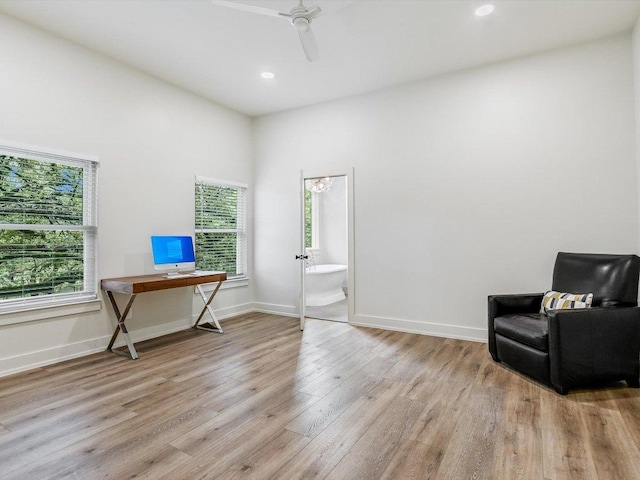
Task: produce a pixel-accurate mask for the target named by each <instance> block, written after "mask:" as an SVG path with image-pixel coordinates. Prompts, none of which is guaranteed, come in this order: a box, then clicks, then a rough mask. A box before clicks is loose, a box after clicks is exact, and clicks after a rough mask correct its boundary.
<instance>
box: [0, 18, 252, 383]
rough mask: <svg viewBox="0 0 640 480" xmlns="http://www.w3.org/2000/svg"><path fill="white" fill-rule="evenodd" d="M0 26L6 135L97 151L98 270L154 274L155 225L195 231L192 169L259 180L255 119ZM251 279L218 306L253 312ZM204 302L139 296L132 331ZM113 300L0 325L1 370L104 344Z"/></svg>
mask: <svg viewBox="0 0 640 480" xmlns="http://www.w3.org/2000/svg"><path fill="white" fill-rule="evenodd" d="M0 31H1V32H2V41H1V42H0V64H1V65H2V74H1V75H0V138H2V139H5V140H10V141H14V142H21V143H26V144H30V145H38V146H44V147H49V148H54V149H58V150H64V151H70V152H78V153H86V154H92V155H96V156H98V157H99V158H100V168H99V172H98V175H99V230H98V231H99V233H98V242H99V276H100V278H109V277H114V276H124V275H133V274H140V273H145V272H147V273H151V272H152V271H153V270H152V268H153V267H152V262H151V253H150V244H149V236H150V235H151V234H154V233H155V234H162V233H165V234H173V233H184V234H192V233H193V228H194V226H193V222H194V219H193V208H194V207H193V205H194V203H193V198H194V176H195V175H196V174H199V175H204V176H207V177H212V178H219V179H226V180H232V181H236V182H242V183H247V184H252V179H253V164H252V158H251V157H252V151H251V135H252V126H251V120H250V119H249V118H248V117H246V116H244V115H241V114H239V113H236V112H233V111H231V110H228V109H225V108H223V107H220V106H218V105H216V104H214V103H212V102H209V101H207V100H205V99H203V98H200V97H197V96H195V95H192V94H190V93H187V92H185V91H183V90H180V89H178V88H175V87H173V86H170V85H168V84H166V83H163V82H161V81H159V80H156V79H154V78H152V77H149V76H147V75H144V74H142V73H140V72H138V71H136V70H134V69H131V68H128V67H126V66H123V65H122V64H120V63H117V62H114V61H112V60H109V59H107V58H105V57H103V56H100V55H97V54H95V53H92V52H91V51H89V50H86V49H84V48H82V47H79V46H77V45H74V44H72V43H69V42H67V41H64V40H61V39H59V38H57V37H54V36H52V35H49V34H47V33H45V32H43V31H40V30H37V29H34V28H31V27H28V26H26V25H25V24H22V23H20V22H17V21H14V20H12V19H10V18H9V17H6V16H2V15H0ZM250 191H251V189H250ZM251 203H252V201H251V198H250V199H249V204H250V205H251ZM251 218H252V212H251V211H250V212H249V219H250V220H251ZM250 225H251V222H250ZM249 238H251V229H250V230H249ZM249 247H250V248H249V251H250V252H251V245H250V246H249ZM251 268H252V258H251V257H250V259H249V271H250V272H251ZM252 288H253V287H252V286H250V287H244V288H237V289H230V290H225V291H221V292H220V293H219V296H218V297H217V298H216V301H215V303H214V308H215V309H217V310H218V312H219V313H220V314H222V315H228V314H232V313H236V312H239V311H242V310H246V309H248V308H249V307H250V306H251V305H250V303H251V301H252V299H253V292H252ZM121 300H122V299H121ZM199 303H200V299H199V297H194V295H193V290H191V289H176V290H171V291H165V292H157V293H149V294H145V295H141V296H139V297H138V299H137V300H136V303H135V304H134V308H133V320H132V321H130V322H129V324H128V325H129V327H130V329H131V330H132V331H133V333H132V337H133V338H134V340H136V339H139V338H142V337H149V336H153V335H158V334H160V333H163V332H165V331H170V330H172V329H173V330H175V329H179V328H185V326H187V325H188V323H189V322H190V321H191V317H192V314H193V313H196V312H199ZM110 308H111V307H110V306H107V304H106V303H104V304H103V305H102V308H101V310H100V311H97V312H93V313H89V314H82V315H72V316H62V317H56V318H49V319H44V320H39V321H32V322H28V323H19V324H14V325H8V326H3V327H0V374H2V373H6V372H8V371H11V370H20V369H24V368H26V367H29V366H34V365H37V364H39V363H47V362H50V361H52V360H57V359H61V358H65V357H68V356H74V355H79V354H82V353H87V352H89V351H92V350H100V349H102V348H104V346H106V344H107V342H108V340H109V337H110V335H111V333H112V331H113V326H114V319H113V316H112V315H113V314H112V312H111V310H110ZM196 308H197V310H196ZM15 318H18V317H17V316H16V317H15ZM1 320H2V323H7V322H8V321H11V318H6V317H5V316H3V318H2V319H1Z"/></svg>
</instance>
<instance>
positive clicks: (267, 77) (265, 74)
mask: <svg viewBox="0 0 640 480" xmlns="http://www.w3.org/2000/svg"><path fill="white" fill-rule="evenodd" d="M260 76H261V77H262V78H264V79H265V80H270V79H272V78H275V76H276V74H275V73H273V72H262V73H261V74H260Z"/></svg>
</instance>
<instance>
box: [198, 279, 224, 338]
mask: <svg viewBox="0 0 640 480" xmlns="http://www.w3.org/2000/svg"><path fill="white" fill-rule="evenodd" d="M220 285H222V282H218V285H216V288H215V290H213V292H212V293H211V296H210V297H209V298H208V299H207V296H206V295H205V294H204V290H202V287H201V286H200V285H197V286H196V288H197V289H198V293H199V294H200V297H201V298H202V301H203V302H204V307H203V308H202V311H201V312H200V315H199V316H198V319H197V320H196V323H195V324H194V325H193V328H197V329H198V330H206V331H207V332H215V333H224V332H223V331H222V327H221V326H220V322H218V319H217V318H216V315H215V314H214V313H213V309H212V308H211V302H212V301H213V297H215V296H216V293H218V290H219V289H220ZM205 312H209V315H210V316H211V319H212V320H213V323H211V322H209V323H204V324H202V325H198V324H199V323H200V320H202V317H203V316H204V313H205Z"/></svg>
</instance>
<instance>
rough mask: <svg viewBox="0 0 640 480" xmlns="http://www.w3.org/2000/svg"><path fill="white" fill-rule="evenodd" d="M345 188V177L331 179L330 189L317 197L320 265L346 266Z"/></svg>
mask: <svg viewBox="0 0 640 480" xmlns="http://www.w3.org/2000/svg"><path fill="white" fill-rule="evenodd" d="M346 188H347V182H346V177H333V184H332V185H331V188H330V189H329V190H328V191H326V192H324V193H321V194H319V195H318V200H319V201H320V219H319V220H320V257H321V258H320V261H321V262H322V263H328V264H339V265H347V190H346ZM316 263H318V262H316Z"/></svg>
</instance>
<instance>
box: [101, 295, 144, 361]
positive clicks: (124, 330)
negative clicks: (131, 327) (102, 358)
mask: <svg viewBox="0 0 640 480" xmlns="http://www.w3.org/2000/svg"><path fill="white" fill-rule="evenodd" d="M107 296H108V297H109V301H110V302H111V306H112V307H113V311H114V312H115V314H116V318H117V319H118V326H116V330H115V332H113V336H112V337H111V341H110V342H109V346H108V347H107V351H109V352H113V353H117V354H119V355H121V354H122V353H121V352H119V351H118V350H112V347H113V344H114V342H115V341H116V338H117V337H118V333H120V330H122V336H123V337H124V341H125V342H127V347H129V353H130V354H131V358H132V359H133V360H135V359H137V358H138V352H136V348H135V347H134V346H133V342H132V341H131V337H130V336H129V331H128V330H127V326H126V325H125V324H124V320H125V318H127V315H129V310H131V305H133V301H134V300H135V299H136V294H135V293H134V294H132V295H131V297H130V298H129V301H128V302H127V306H126V307H125V308H124V311H123V312H122V314H121V313H120V309H119V308H118V304H117V303H116V301H115V299H114V298H113V293H111V292H110V291H107Z"/></svg>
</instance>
